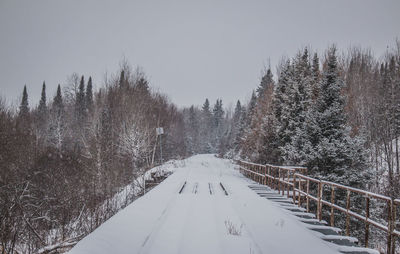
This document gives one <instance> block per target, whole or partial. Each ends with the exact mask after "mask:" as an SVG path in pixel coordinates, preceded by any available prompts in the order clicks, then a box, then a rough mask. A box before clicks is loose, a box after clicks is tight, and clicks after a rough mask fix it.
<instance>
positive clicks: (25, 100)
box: [19, 85, 29, 117]
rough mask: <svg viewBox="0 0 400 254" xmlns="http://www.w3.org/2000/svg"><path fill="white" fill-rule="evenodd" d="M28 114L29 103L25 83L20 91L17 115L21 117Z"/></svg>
mask: <svg viewBox="0 0 400 254" xmlns="http://www.w3.org/2000/svg"><path fill="white" fill-rule="evenodd" d="M28 114H29V104H28V92H27V91H26V85H25V86H24V90H23V92H22V101H21V105H20V106H19V115H20V116H21V117H25V116H27V115H28Z"/></svg>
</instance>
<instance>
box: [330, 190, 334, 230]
mask: <svg viewBox="0 0 400 254" xmlns="http://www.w3.org/2000/svg"><path fill="white" fill-rule="evenodd" d="M334 203H335V187H333V186H332V190H331V204H332V206H331V227H334V226H335V210H334V208H333V204H334Z"/></svg>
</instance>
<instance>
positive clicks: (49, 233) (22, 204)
mask: <svg viewBox="0 0 400 254" xmlns="http://www.w3.org/2000/svg"><path fill="white" fill-rule="evenodd" d="M93 87H94V86H93V80H92V78H91V77H89V79H88V80H87V83H86V82H85V79H84V77H83V76H81V77H79V76H78V75H73V76H72V78H71V79H70V85H69V86H67V87H65V88H64V93H63V91H62V87H61V86H60V85H58V87H57V92H56V94H55V96H54V97H53V98H52V99H50V100H48V98H47V96H46V84H45V83H44V82H43V86H42V94H41V99H40V101H39V103H38V106H37V107H36V108H32V109H30V108H29V103H28V91H27V87H26V86H25V87H24V89H23V93H22V99H21V103H20V106H19V110H18V111H17V112H16V113H14V112H15V111H14V110H13V109H11V108H8V107H7V106H6V105H5V104H4V103H3V102H2V101H0V250H1V251H2V252H5V253H15V252H18V253H35V252H37V251H38V249H39V248H41V247H44V246H46V245H54V246H57V243H59V242H62V241H64V240H68V239H72V240H71V241H73V239H74V238H75V237H77V236H80V235H82V234H83V235H85V234H87V233H89V232H91V231H92V230H94V229H95V228H96V227H97V226H98V225H100V224H101V223H102V222H103V221H104V220H106V219H107V218H109V217H110V216H112V215H113V214H114V213H115V212H117V211H118V209H120V208H121V207H122V205H123V204H124V205H127V204H129V202H131V201H132V200H133V199H134V198H135V196H137V195H138V192H139V191H140V188H142V186H141V185H137V179H139V178H140V177H141V176H142V174H143V173H144V172H146V171H147V170H148V169H149V168H151V167H152V166H154V165H152V164H151V163H152V160H151V159H152V155H153V151H154V152H155V154H154V155H155V157H156V160H155V161H160V160H159V156H160V154H159V150H153V148H154V147H155V144H156V142H157V141H156V133H155V128H156V127H159V126H162V127H164V130H165V135H163V150H164V151H165V152H164V153H163V157H164V159H165V160H167V159H170V158H176V157H184V156H186V146H185V143H184V137H185V136H186V134H185V125H184V124H185V123H184V121H183V114H182V112H181V111H179V110H178V109H177V108H176V106H174V105H173V104H172V103H170V102H169V101H168V98H166V97H165V96H164V95H162V94H159V93H156V92H152V91H151V90H150V88H149V86H148V81H147V80H146V77H145V75H144V74H143V73H142V72H140V71H135V72H133V71H131V69H130V67H129V65H124V66H123V69H122V70H121V72H120V75H117V76H116V77H113V78H111V79H108V80H105V81H104V85H103V86H101V87H100V89H99V90H97V91H95V90H94V88H93ZM192 126H193V127H196V126H197V123H193V124H192ZM157 144H158V143H157ZM127 185H132V186H133V187H132V188H128V189H127V190H130V192H129V193H127V194H126V195H125V199H126V200H125V201H124V202H122V200H121V202H119V203H111V202H110V200H112V197H113V196H114V195H115V194H116V193H118V192H119V191H121V188H123V187H125V186H127Z"/></svg>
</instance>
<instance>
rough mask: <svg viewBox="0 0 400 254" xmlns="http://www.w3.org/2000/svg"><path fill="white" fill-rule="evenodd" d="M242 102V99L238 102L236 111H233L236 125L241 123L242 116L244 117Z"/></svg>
mask: <svg viewBox="0 0 400 254" xmlns="http://www.w3.org/2000/svg"><path fill="white" fill-rule="evenodd" d="M242 110H243V109H242V104H241V103H240V100H238V101H237V102H236V107H235V112H234V113H233V123H234V124H235V125H237V124H239V121H240V118H241V117H242Z"/></svg>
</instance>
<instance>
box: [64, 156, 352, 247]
mask: <svg viewBox="0 0 400 254" xmlns="http://www.w3.org/2000/svg"><path fill="white" fill-rule="evenodd" d="M249 186H250V188H249ZM266 196H268V197H269V199H266V198H265V197H266ZM302 212H303V211H302V210H301V209H300V210H299V209H298V208H296V206H293V205H291V204H290V202H286V201H285V200H282V198H279V197H278V196H274V193H273V192H272V191H270V190H268V189H267V188H266V187H264V186H261V185H254V182H252V181H250V180H248V179H246V178H244V177H243V176H242V175H241V174H240V173H239V172H238V171H237V170H234V165H233V164H231V163H230V162H229V161H227V160H222V159H218V158H215V157H214V156H212V155H197V156H194V157H191V158H189V159H187V160H186V161H185V165H184V166H182V167H180V168H178V169H176V172H175V173H174V174H173V175H171V176H170V177H168V178H167V179H166V180H165V181H164V182H162V183H161V184H160V185H159V186H157V187H155V188H154V189H152V190H151V191H150V192H149V193H147V194H146V195H144V196H143V197H141V198H139V199H138V200H136V201H135V202H133V203H132V204H131V205H129V206H128V207H126V208H125V209H124V210H122V211H121V212H119V213H118V214H116V215H115V216H113V217H112V218H111V219H110V220H108V221H107V222H105V223H104V224H103V225H101V226H100V227H99V228H98V229H96V230H95V231H94V232H93V233H91V234H90V235H88V236H87V237H85V238H84V239H83V240H82V241H80V242H79V243H78V244H77V245H76V246H75V247H74V248H73V249H72V250H71V251H70V253H71V254H78V253H80V254H82V253H96V254H101V253H107V254H108V253H130V254H131V253H155V254H161V253H162V254H167V253H185V254H186V253H229V254H231V253H280V254H287V253H307V254H313V253H315V254H320V253H324V254H330V253H338V250H339V248H338V246H337V245H335V244H331V243H329V242H328V241H324V240H323V239H322V237H321V233H319V232H318V230H311V229H310V225H313V221H314V220H315V219H314V218H313V217H312V215H310V216H309V217H307V216H300V217H301V218H300V217H297V216H295V215H296V213H302ZM315 227H317V228H318V227H320V229H321V230H326V226H323V225H322V226H318V225H314V228H315ZM235 231H237V232H236V234H235ZM333 238H334V237H333ZM338 238H340V237H339V236H338ZM347 240H349V241H351V240H352V239H351V238H349V239H347Z"/></svg>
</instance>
